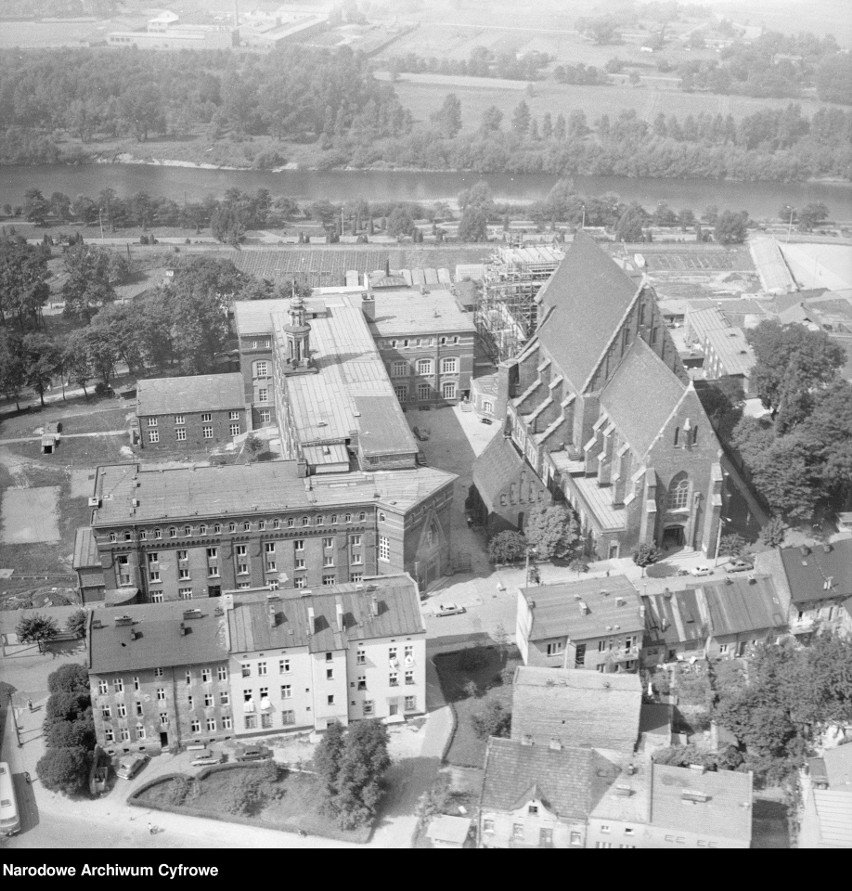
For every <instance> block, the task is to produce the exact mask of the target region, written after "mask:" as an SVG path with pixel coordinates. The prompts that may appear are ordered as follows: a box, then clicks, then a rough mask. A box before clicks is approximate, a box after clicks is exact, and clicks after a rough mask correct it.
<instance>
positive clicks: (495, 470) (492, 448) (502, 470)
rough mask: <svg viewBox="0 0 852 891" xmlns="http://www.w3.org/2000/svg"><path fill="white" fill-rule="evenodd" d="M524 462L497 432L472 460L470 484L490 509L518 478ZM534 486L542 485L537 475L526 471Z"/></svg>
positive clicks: (493, 507) (497, 503)
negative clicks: (471, 482) (471, 483)
mask: <svg viewBox="0 0 852 891" xmlns="http://www.w3.org/2000/svg"><path fill="white" fill-rule="evenodd" d="M526 466H527V465H526V464H525V462H524V459H523V458H522V457H521V456H520V455H519V454H518V452H517V450H516V449H515V447H514V446H513V445H512V443H511V441H510V440H509V439H508V438H507V437H505V436H502V435H501V434H500V433H498V434H497V435H496V436H495V437H494V438H493V439H492V440H491V442H489V443H488V445H487V446H486V447H485V448H484V449H483V451H482V454H481V455H479V456H478V457H477V458H476V460H475V461H474V462H473V484H474V485H475V486H476V488H477V490H478V492H479V494H480V495H481V496H482V500H483V501H484V502H485V505H486V507H488V509H489V510H492V511H493V510H496V509H497V507H498V506H499V498H500V493H501V492H505V491H506V489H507V488H508V486H510V485H511V484H512V483H515V482H517V481H518V479H519V477H520V474H521V471H522V470H524V468H525V467H526ZM528 476H529V478H530V481H531V482H534V483H535V485H536V489H537V490H538V489H539V488H540V489H544V486H542V484H541V482H540V481H539V480H538V477H535V476H534V475H533V474H532V473H529V474H528Z"/></svg>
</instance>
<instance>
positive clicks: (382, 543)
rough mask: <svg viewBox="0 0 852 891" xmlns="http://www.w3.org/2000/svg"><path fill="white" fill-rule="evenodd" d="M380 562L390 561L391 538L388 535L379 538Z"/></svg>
mask: <svg viewBox="0 0 852 891" xmlns="http://www.w3.org/2000/svg"><path fill="white" fill-rule="evenodd" d="M379 560H382V561H384V562H389V561H390V538H388V536H387V535H380V536H379Z"/></svg>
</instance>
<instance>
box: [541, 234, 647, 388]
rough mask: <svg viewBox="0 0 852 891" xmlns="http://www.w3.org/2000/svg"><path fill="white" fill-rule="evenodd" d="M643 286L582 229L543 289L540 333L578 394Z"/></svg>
mask: <svg viewBox="0 0 852 891" xmlns="http://www.w3.org/2000/svg"><path fill="white" fill-rule="evenodd" d="M638 290H639V287H638V286H637V285H636V284H635V283H634V282H633V281H631V279H630V278H629V277H628V276H627V275H626V274H625V273H624V271H623V270H622V269H621V267H619V265H618V264H617V263H616V262H615V261H614V260H612V259H611V258H610V257H608V256H607V255H606V253H604V251H603V250H602V249H601V248H600V247H599V246H598V245H597V244H595V242H594V241H593V240H592V239H591V238H590V237H589V236H588V235H586V234H584V233H583V232H578V233H577V234H576V235H575V236H574V241H573V243H572V244H571V247H570V249H569V250H568V253H567V254H566V255H565V259H564V260H563V261H562V262H561V263H560V264H559V266H558V267H557V268H556V271H555V272H554V273H553V275H552V276H551V277H550V278H549V279H548V281H547V282H546V284H545V285H544V287H543V288H542V289H541V291H539V293H538V296H537V300H538V301H539V303H540V305H541V310H542V318H543V320H542V322H541V324H540V325H539V327H538V330H537V332H536V336H537V337H538V339H539V341H540V342H541V344H542V345H543V346H544V347H545V349H546V350H547V351H548V353H549V354H550V356H551V357H552V358H553V361H554V362H555V363H556V364H557V365H559V367H560V370H561V371H562V373H563V374H564V375H565V376H566V377H567V378H568V380H569V381H570V382H571V383H572V384H573V385H574V389H575V390H576V391H577V392H581V391H582V388H583V386H584V384H585V383H586V381H587V380H588V378H589V375H591V373H592V372H593V371H594V370H595V367H596V366H597V364H598V362H599V361H600V358H601V356H602V355H603V353H604V351H605V350H606V348H607V345H608V344H609V341H610V339H611V338H612V335H613V333H614V332H615V330H616V329H617V328H618V325H619V323H620V322H621V320H622V318H623V317H624V314H625V313H626V312H627V309H628V307H629V306H630V304H631V303H632V302H633V299H634V298H635V296H636V294H637V292H638ZM569 335H570V336H569Z"/></svg>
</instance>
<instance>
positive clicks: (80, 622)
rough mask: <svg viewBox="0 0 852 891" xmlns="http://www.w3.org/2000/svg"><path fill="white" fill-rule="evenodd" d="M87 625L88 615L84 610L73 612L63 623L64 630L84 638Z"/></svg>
mask: <svg viewBox="0 0 852 891" xmlns="http://www.w3.org/2000/svg"><path fill="white" fill-rule="evenodd" d="M88 624H89V614H88V613H87V612H86V610H84V609H78V610H75V611H74V612H73V613H71V615H70V616H68V618H67V619H66V621H65V630H66V631H70V632H71V633H72V634H76V635H77V637H85V636H86V629H87V627H88Z"/></svg>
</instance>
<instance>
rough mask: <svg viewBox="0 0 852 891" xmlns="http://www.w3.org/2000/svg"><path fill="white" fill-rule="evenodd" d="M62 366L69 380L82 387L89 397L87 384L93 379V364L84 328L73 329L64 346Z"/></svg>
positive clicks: (85, 394) (84, 393)
mask: <svg viewBox="0 0 852 891" xmlns="http://www.w3.org/2000/svg"><path fill="white" fill-rule="evenodd" d="M62 368H63V372H64V374H65V375H66V376H67V378H68V380H70V381H73V383H75V384H76V385H77V386H78V387H80V388H81V389H82V390H83V395H84V396H85V397H86V399H88V398H89V393H88V391H87V390H86V384H88V383H89V381H90V380H91V379H92V366H91V363H90V361H89V350H88V347H87V344H86V336H85V332H84V331H83V330H77V331H72V332H71V333H70V334H69V335H68V337H67V339H66V341H65V345H64V346H63V348H62Z"/></svg>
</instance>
